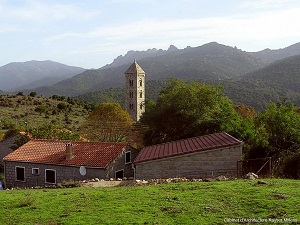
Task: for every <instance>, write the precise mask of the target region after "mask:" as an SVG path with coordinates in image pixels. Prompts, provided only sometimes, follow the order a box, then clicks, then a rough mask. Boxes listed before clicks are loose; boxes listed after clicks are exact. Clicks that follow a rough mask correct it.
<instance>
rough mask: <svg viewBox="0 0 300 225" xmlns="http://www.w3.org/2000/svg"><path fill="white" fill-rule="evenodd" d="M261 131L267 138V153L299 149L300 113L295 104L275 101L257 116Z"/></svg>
mask: <svg viewBox="0 0 300 225" xmlns="http://www.w3.org/2000/svg"><path fill="white" fill-rule="evenodd" d="M257 126H258V129H260V133H261V134H262V135H264V136H266V139H267V146H268V148H267V151H266V153H267V155H268V156H272V155H274V154H277V153H284V152H286V153H289V152H294V151H296V150H297V149H299V145H300V114H299V112H298V111H297V108H296V107H294V106H293V105H286V104H279V105H276V104H274V103H272V104H270V105H269V107H268V108H267V109H266V110H265V111H263V112H262V113H260V114H259V115H258V117H257Z"/></svg>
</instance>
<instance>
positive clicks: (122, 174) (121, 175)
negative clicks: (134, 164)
mask: <svg viewBox="0 0 300 225" xmlns="http://www.w3.org/2000/svg"><path fill="white" fill-rule="evenodd" d="M118 178H120V179H123V178H124V170H118V171H116V179H118Z"/></svg>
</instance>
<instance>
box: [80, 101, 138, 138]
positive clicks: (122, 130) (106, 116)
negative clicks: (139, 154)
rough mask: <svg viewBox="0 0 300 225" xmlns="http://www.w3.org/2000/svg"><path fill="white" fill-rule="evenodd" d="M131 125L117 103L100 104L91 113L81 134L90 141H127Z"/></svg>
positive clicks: (127, 116)
mask: <svg viewBox="0 0 300 225" xmlns="http://www.w3.org/2000/svg"><path fill="white" fill-rule="evenodd" d="M132 124H133V121H132V119H131V118H130V115H129V114H128V113H127V112H126V111H125V110H124V109H122V107H121V106H120V105H119V104H118V103H102V104H100V105H99V106H98V107H96V108H95V109H94V110H93V111H92V112H91V114H90V115H89V117H88V118H87V120H86V122H85V123H84V125H83V126H82V128H81V132H82V133H83V134H84V135H85V136H86V137H87V139H89V140H91V141H106V142H121V141H129V139H130V136H131V135H130V133H131V129H132Z"/></svg>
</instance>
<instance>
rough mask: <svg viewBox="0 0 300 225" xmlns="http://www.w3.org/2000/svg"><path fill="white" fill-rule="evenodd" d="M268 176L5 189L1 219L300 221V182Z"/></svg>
mask: <svg viewBox="0 0 300 225" xmlns="http://www.w3.org/2000/svg"><path fill="white" fill-rule="evenodd" d="M264 181H265V182H266V183H267V184H258V183H257V181H248V180H235V181H225V182H189V183H170V184H159V185H155V186H138V187H115V188H83V187H81V188H73V189H43V190H10V191H0V202H1V207H0V215H1V224H24V225H25V224H85V225H86V224H245V223H246V222H244V223H234V222H232V219H243V218H244V219H264V220H267V223H264V224H274V222H271V220H273V221H275V220H276V219H277V220H278V221H280V220H283V219H290V220H291V221H298V223H299V221H300V195H299V186H300V181H299V180H279V179H268V180H264ZM230 219H231V222H230ZM226 222H227V223H226ZM289 224H296V223H289Z"/></svg>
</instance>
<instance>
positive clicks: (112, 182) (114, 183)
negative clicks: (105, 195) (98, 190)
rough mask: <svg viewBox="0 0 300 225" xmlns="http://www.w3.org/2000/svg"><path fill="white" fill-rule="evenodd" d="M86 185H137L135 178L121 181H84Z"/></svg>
mask: <svg viewBox="0 0 300 225" xmlns="http://www.w3.org/2000/svg"><path fill="white" fill-rule="evenodd" d="M82 185H83V186H84V187H118V186H132V185H135V181H134V180H121V181H107V180H104V181H96V182H88V183H82Z"/></svg>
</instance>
